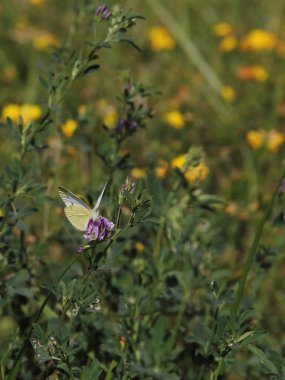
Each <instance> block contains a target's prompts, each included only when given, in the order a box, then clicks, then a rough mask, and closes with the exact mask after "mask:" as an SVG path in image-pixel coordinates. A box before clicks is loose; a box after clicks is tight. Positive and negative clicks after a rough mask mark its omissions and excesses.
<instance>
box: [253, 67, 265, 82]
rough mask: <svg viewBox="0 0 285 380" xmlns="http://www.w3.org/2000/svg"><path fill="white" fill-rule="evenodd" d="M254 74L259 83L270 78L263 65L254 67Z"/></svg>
mask: <svg viewBox="0 0 285 380" xmlns="http://www.w3.org/2000/svg"><path fill="white" fill-rule="evenodd" d="M252 74H253V77H254V79H255V80H256V81H257V82H264V81H266V80H267V78H268V73H267V71H266V70H265V68H264V67H262V66H261V65H254V66H252Z"/></svg>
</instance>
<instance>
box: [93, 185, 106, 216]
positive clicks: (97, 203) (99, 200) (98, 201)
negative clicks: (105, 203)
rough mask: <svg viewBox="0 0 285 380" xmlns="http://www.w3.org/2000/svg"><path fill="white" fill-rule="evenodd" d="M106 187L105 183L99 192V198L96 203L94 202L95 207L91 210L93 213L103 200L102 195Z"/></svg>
mask: <svg viewBox="0 0 285 380" xmlns="http://www.w3.org/2000/svg"><path fill="white" fill-rule="evenodd" d="M106 186H107V182H106V183H105V186H104V187H103V190H102V191H101V194H100V196H99V198H98V199H97V202H96V205H95V206H94V208H93V211H94V212H95V211H97V210H98V209H99V206H100V203H101V200H102V198H103V195H104V191H105V189H106Z"/></svg>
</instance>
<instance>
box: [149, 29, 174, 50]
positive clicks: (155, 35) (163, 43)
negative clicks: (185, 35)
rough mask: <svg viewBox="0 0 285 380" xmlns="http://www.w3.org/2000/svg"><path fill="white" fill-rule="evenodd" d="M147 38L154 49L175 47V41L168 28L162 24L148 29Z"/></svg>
mask: <svg viewBox="0 0 285 380" xmlns="http://www.w3.org/2000/svg"><path fill="white" fill-rule="evenodd" d="M148 39H149V41H150V46H151V49H152V50H154V51H160V50H172V49H173V48H174V47H175V41H174V39H173V37H172V36H171V35H170V34H169V32H168V30H167V29H166V28H164V27H162V26H154V27H153V28H151V29H149V31H148Z"/></svg>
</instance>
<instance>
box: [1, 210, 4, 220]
mask: <svg viewBox="0 0 285 380" xmlns="http://www.w3.org/2000/svg"><path fill="white" fill-rule="evenodd" d="M3 217H4V210H3V208H0V218H3Z"/></svg>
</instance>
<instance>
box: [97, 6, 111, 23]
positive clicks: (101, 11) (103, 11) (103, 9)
mask: <svg viewBox="0 0 285 380" xmlns="http://www.w3.org/2000/svg"><path fill="white" fill-rule="evenodd" d="M95 15H96V16H100V17H101V19H102V20H108V19H109V18H110V17H111V16H112V12H111V11H110V10H109V8H108V7H107V5H104V4H101V5H99V6H98V7H97V9H96V11H95Z"/></svg>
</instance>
